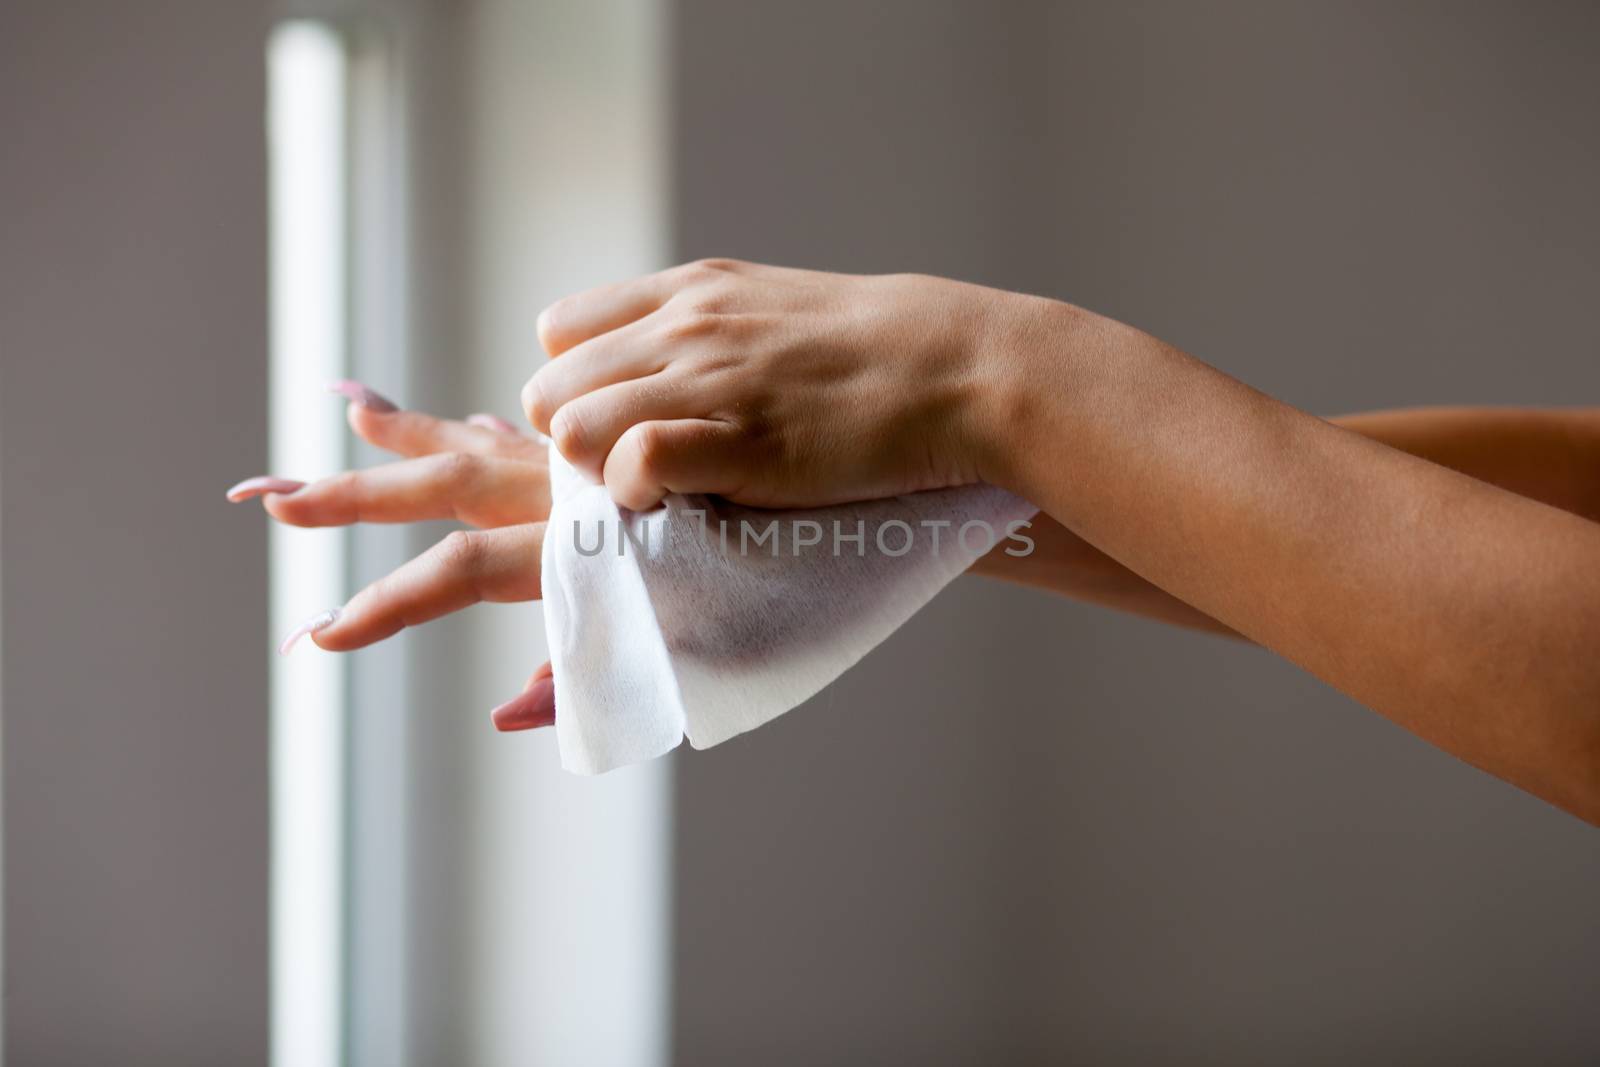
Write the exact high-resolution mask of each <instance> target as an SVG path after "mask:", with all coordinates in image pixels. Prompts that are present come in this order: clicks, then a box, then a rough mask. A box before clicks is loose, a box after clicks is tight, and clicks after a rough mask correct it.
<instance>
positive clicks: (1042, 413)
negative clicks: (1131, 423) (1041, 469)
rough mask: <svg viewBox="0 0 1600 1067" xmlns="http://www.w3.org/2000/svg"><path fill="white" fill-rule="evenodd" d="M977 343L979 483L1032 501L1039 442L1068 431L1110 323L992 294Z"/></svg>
mask: <svg viewBox="0 0 1600 1067" xmlns="http://www.w3.org/2000/svg"><path fill="white" fill-rule="evenodd" d="M990 296H991V299H990V300H989V301H988V304H989V306H988V307H987V308H986V309H985V312H984V314H983V315H981V316H980V321H981V325H980V327H979V329H978V330H977V331H976V336H975V340H974V382H975V385H974V390H973V398H972V401H973V402H972V405H971V411H970V414H969V420H968V422H969V428H970V429H969V438H968V439H969V441H970V443H971V444H970V447H971V453H972V456H973V463H974V468H975V470H976V471H977V474H978V478H979V479H980V480H981V481H984V482H988V483H989V484H991V485H997V486H999V487H1001V488H1003V489H1007V490H1009V491H1010V492H1013V493H1016V494H1017V495H1018V496H1021V497H1023V498H1025V499H1029V500H1034V501H1035V502H1036V503H1037V500H1036V498H1035V495H1034V493H1033V489H1034V484H1035V481H1036V479H1037V477H1038V474H1037V472H1036V471H1035V470H1034V469H1033V466H1034V462H1033V461H1034V460H1036V459H1037V458H1038V457H1039V456H1040V455H1042V454H1044V453H1045V452H1049V451H1054V450H1053V449H1042V448H1040V447H1038V445H1039V442H1041V441H1043V440H1046V439H1048V437H1049V436H1050V435H1053V434H1056V433H1059V432H1060V430H1061V428H1062V427H1063V426H1067V425H1070V423H1071V420H1072V417H1073V413H1072V411H1070V410H1066V409H1068V408H1070V407H1071V406H1073V405H1074V404H1081V403H1082V402H1083V399H1082V398H1083V397H1084V396H1085V395H1086V394H1087V393H1088V392H1089V391H1090V390H1091V388H1092V386H1091V383H1092V380H1093V379H1094V378H1095V377H1097V375H1095V374H1093V373H1092V371H1093V367H1092V366H1091V365H1092V364H1102V365H1103V364H1104V362H1105V359H1104V353H1105V352H1106V351H1107V350H1108V346H1107V345H1106V344H1105V342H1104V340H1103V339H1102V340H1099V341H1096V340H1094V335H1095V334H1096V333H1097V332H1099V331H1100V328H1101V325H1102V324H1109V320H1105V319H1101V318H1100V317H1099V316H1097V315H1094V314H1093V313H1091V312H1088V311H1085V310H1083V309H1082V308H1079V307H1075V306H1073V305H1071V304H1066V303H1063V302H1061V301H1059V300H1050V299H1047V298H1045V297H1038V296H1026V295H1023V294H1019V293H999V292H994V293H991V294H990Z"/></svg>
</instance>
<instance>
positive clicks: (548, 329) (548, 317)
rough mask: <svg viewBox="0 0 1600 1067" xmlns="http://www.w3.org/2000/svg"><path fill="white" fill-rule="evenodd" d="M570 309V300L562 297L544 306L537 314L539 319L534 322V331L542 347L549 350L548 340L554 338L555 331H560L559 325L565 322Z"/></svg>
mask: <svg viewBox="0 0 1600 1067" xmlns="http://www.w3.org/2000/svg"><path fill="white" fill-rule="evenodd" d="M571 308H572V298H571V297H562V298H561V299H560V300H557V301H556V302H555V303H553V304H550V305H548V306H546V307H545V309H544V310H543V311H541V312H539V318H538V320H537V321H536V325H535V329H536V330H537V332H538V334H539V343H540V344H542V345H544V346H545V347H546V348H549V346H550V339H551V338H552V337H554V336H555V335H556V333H557V331H559V330H560V329H561V325H562V323H563V322H565V321H566V319H567V316H568V314H569V313H570V311H571Z"/></svg>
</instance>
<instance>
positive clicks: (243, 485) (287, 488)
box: [228, 474, 306, 504]
mask: <svg viewBox="0 0 1600 1067" xmlns="http://www.w3.org/2000/svg"><path fill="white" fill-rule="evenodd" d="M305 487H306V483H305V482H297V481H295V480H294V479H293V478H274V477H273V476H272V475H270V474H263V475H262V476H260V477H259V478H246V479H245V480H244V481H242V482H240V483H239V484H238V485H236V486H234V487H233V488H232V489H229V490H228V499H229V500H231V501H233V502H234V503H235V504H237V503H238V502H239V501H241V500H249V499H250V498H252V497H258V496H261V495H263V494H265V493H294V492H298V491H299V490H301V489H304V488H305Z"/></svg>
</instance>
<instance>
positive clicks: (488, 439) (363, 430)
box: [328, 381, 540, 457]
mask: <svg viewBox="0 0 1600 1067" xmlns="http://www.w3.org/2000/svg"><path fill="white" fill-rule="evenodd" d="M328 388H329V390H330V391H332V392H335V393H338V394H340V395H341V396H344V397H346V398H348V399H349V400H350V405H349V407H348V409H347V410H346V412H345V417H346V418H347V419H348V420H349V423H350V428H351V429H352V430H354V431H355V432H356V434H357V435H358V436H359V437H360V438H361V439H362V440H364V441H366V442H368V443H369V444H373V445H376V446H378V447H379V448H382V449H385V450H387V451H389V452H395V453H398V454H399V455H402V456H428V455H432V454H433V453H435V452H477V453H479V454H481V455H486V456H512V457H519V456H532V455H534V454H536V453H538V452H539V451H540V448H539V446H538V444H537V443H536V442H534V441H533V440H532V439H530V438H527V437H523V436H522V435H520V434H518V435H517V436H514V437H513V436H511V435H509V434H503V433H497V432H495V431H494V430H491V429H487V428H485V427H483V426H469V425H467V424H466V423H465V422H461V421H460V420H457V419H441V418H438V417H437V416H434V415H429V414H426V413H424V412H421V411H407V410H405V409H404V408H398V407H396V406H395V405H394V404H392V403H390V402H389V401H388V400H386V399H384V398H383V397H381V396H378V394H376V393H374V392H373V391H372V390H371V389H368V388H367V387H366V386H364V385H362V384H361V383H359V382H348V381H345V382H334V383H333V384H332V385H330V386H329V387H328Z"/></svg>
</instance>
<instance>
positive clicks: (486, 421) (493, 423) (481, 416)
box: [467, 412, 522, 434]
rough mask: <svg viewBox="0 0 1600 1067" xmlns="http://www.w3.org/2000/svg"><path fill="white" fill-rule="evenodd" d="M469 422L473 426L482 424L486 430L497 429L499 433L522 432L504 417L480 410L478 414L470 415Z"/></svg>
mask: <svg viewBox="0 0 1600 1067" xmlns="http://www.w3.org/2000/svg"><path fill="white" fill-rule="evenodd" d="M467 422H468V423H469V424H471V425H473V426H481V427H483V428H484V429H485V430H495V431H497V432H499V433H514V434H521V433H522V431H521V430H519V429H517V428H516V427H515V426H513V425H512V424H511V423H509V422H507V421H506V420H505V419H502V418H501V417H500V416H499V415H490V414H489V413H487V412H479V413H478V414H476V415H468V416H467Z"/></svg>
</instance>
